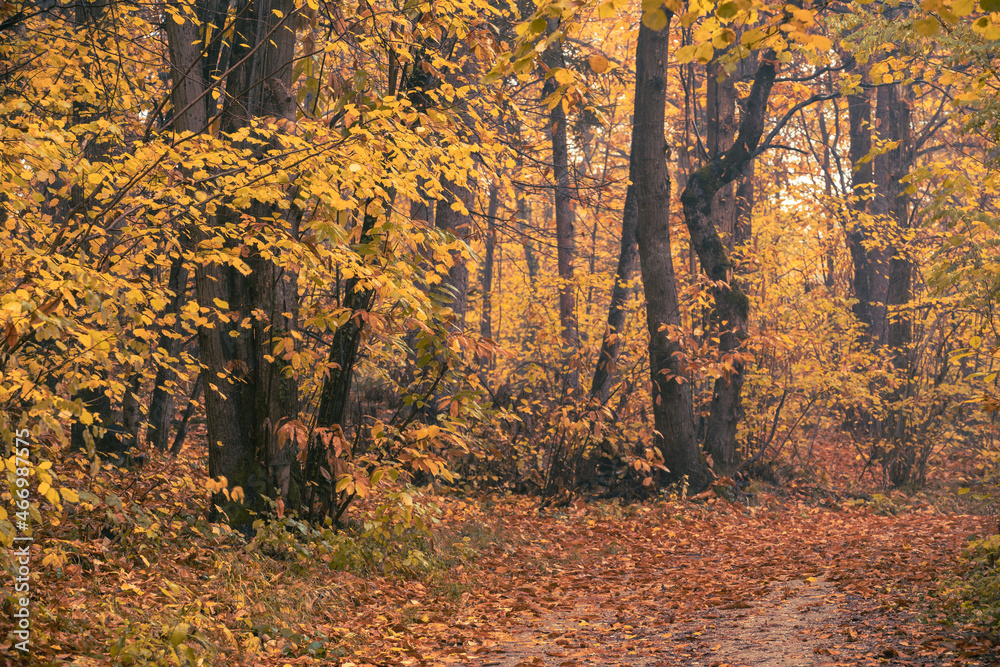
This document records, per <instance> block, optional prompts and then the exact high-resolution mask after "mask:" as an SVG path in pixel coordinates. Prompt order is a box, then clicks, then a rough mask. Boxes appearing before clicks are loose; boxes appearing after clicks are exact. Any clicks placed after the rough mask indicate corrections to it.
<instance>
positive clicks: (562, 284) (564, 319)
mask: <svg viewBox="0 0 1000 667" xmlns="http://www.w3.org/2000/svg"><path fill="white" fill-rule="evenodd" d="M551 22H552V21H550V23H551ZM543 59H544V60H545V64H546V65H547V66H548V67H549V68H554V67H565V63H564V58H563V52H562V42H560V41H556V42H553V43H552V44H551V45H550V46H549V48H548V49H547V50H546V51H545V54H544V57H543ZM555 90H556V80H555V78H554V77H552V78H549V79H548V80H547V81H546V82H545V87H544V88H543V93H542V94H543V95H544V96H545V97H548V96H549V95H551V94H552V93H553V92H555ZM548 131H549V139H550V140H551V142H552V172H553V177H554V178H555V203H556V255H557V268H558V272H559V323H560V324H561V325H562V337H563V340H564V341H566V342H567V343H569V344H570V345H576V342H577V337H578V333H577V324H576V284H575V281H574V279H573V256H574V252H575V247H576V238H575V236H574V230H573V227H574V225H575V223H576V213H575V212H574V210H573V188H572V183H571V176H570V171H569V142H568V139H567V132H566V111H565V110H564V109H563V107H562V104H561V102H560V103H558V104H556V105H555V106H554V107H552V110H551V111H550V112H549V127H548Z"/></svg>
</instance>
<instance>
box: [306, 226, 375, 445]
mask: <svg viewBox="0 0 1000 667" xmlns="http://www.w3.org/2000/svg"><path fill="white" fill-rule="evenodd" d="M377 221H378V218H377V216H374V215H370V214H368V213H365V214H364V221H363V223H362V226H361V243H362V244H365V243H370V242H371V240H372V236H371V231H372V229H373V228H374V226H375V223H376V222H377ZM374 300H375V292H374V290H367V289H359V287H358V279H357V278H351V279H350V280H348V281H347V286H346V288H345V290H344V301H343V307H344V308H346V309H348V310H349V311H350V312H351V316H350V318H349V319H348V320H347V321H346V322H345V323H344V324H343V325H342V326H341V327H340V328H339V329H337V332H336V333H335V334H334V335H333V342H332V343H330V356H329V360H328V361H329V363H330V370H329V375H328V376H327V378H326V380H325V381H324V382H323V390H322V392H321V394H320V401H319V409H318V410H317V412H316V426H317V427H319V428H330V427H332V426H334V425H335V424H336V425H343V423H344V412H345V410H346V409H347V399H348V397H349V396H350V393H351V382H352V379H353V377H354V364H355V362H357V359H358V350H359V348H360V347H361V335H362V333H363V320H362V319H361V317H362V314H363V313H365V312H367V311H368V310H370V309H371V307H372V304H373V303H374Z"/></svg>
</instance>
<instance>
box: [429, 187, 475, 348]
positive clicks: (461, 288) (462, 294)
mask: <svg viewBox="0 0 1000 667" xmlns="http://www.w3.org/2000/svg"><path fill="white" fill-rule="evenodd" d="M441 185H442V187H443V189H444V191H445V192H449V193H451V195H452V199H451V201H449V200H447V199H442V200H440V201H438V202H437V207H436V211H435V214H434V226H435V227H437V228H438V229H440V230H442V231H446V232H449V233H450V234H451V235H452V236H454V237H455V240H457V241H461V242H463V243H464V242H466V241H468V239H469V234H470V233H471V225H470V213H463V212H462V211H456V210H455V209H454V208H452V205H453V204H461V205H462V206H464V207H465V210H466V211H469V212H471V210H472V205H473V202H472V199H473V197H472V191H471V190H470V189H469V187H467V186H462V185H457V184H456V183H453V182H452V181H450V180H447V179H442V183H441ZM445 284H446V285H447V287H448V292H447V293H446V294H444V295H443V300H444V301H445V302H450V303H451V309H452V312H453V313H454V314H455V326H456V327H457V328H458V329H463V328H464V327H465V313H466V311H467V310H468V301H469V267H468V266H467V264H466V262H465V257H463V256H462V253H461V252H460V251H458V250H452V251H451V266H450V267H449V268H448V278H447V280H446V281H445Z"/></svg>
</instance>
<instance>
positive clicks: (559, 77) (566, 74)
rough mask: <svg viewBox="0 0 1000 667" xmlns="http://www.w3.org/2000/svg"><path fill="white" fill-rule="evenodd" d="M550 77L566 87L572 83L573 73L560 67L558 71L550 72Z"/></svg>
mask: <svg viewBox="0 0 1000 667" xmlns="http://www.w3.org/2000/svg"><path fill="white" fill-rule="evenodd" d="M552 75H553V76H554V77H555V78H556V81H558V82H559V83H560V84H561V85H564V86H565V85H566V84H570V83H573V72H571V71H569V70H568V69H565V68H562V67H560V68H559V69H556V70H552Z"/></svg>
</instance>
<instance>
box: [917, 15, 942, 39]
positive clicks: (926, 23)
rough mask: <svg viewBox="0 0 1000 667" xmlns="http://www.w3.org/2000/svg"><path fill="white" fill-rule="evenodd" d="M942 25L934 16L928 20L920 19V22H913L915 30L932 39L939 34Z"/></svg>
mask: <svg viewBox="0 0 1000 667" xmlns="http://www.w3.org/2000/svg"><path fill="white" fill-rule="evenodd" d="M940 27H941V25H940V24H939V23H938V22H937V19H936V18H934V17H933V16H928V17H927V18H924V19H920V20H919V21H914V22H913V29H914V30H916V31H917V32H919V33H920V34H921V35H923V36H924V37H931V36H933V35H936V34H937V31H938V30H939V29H940Z"/></svg>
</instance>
